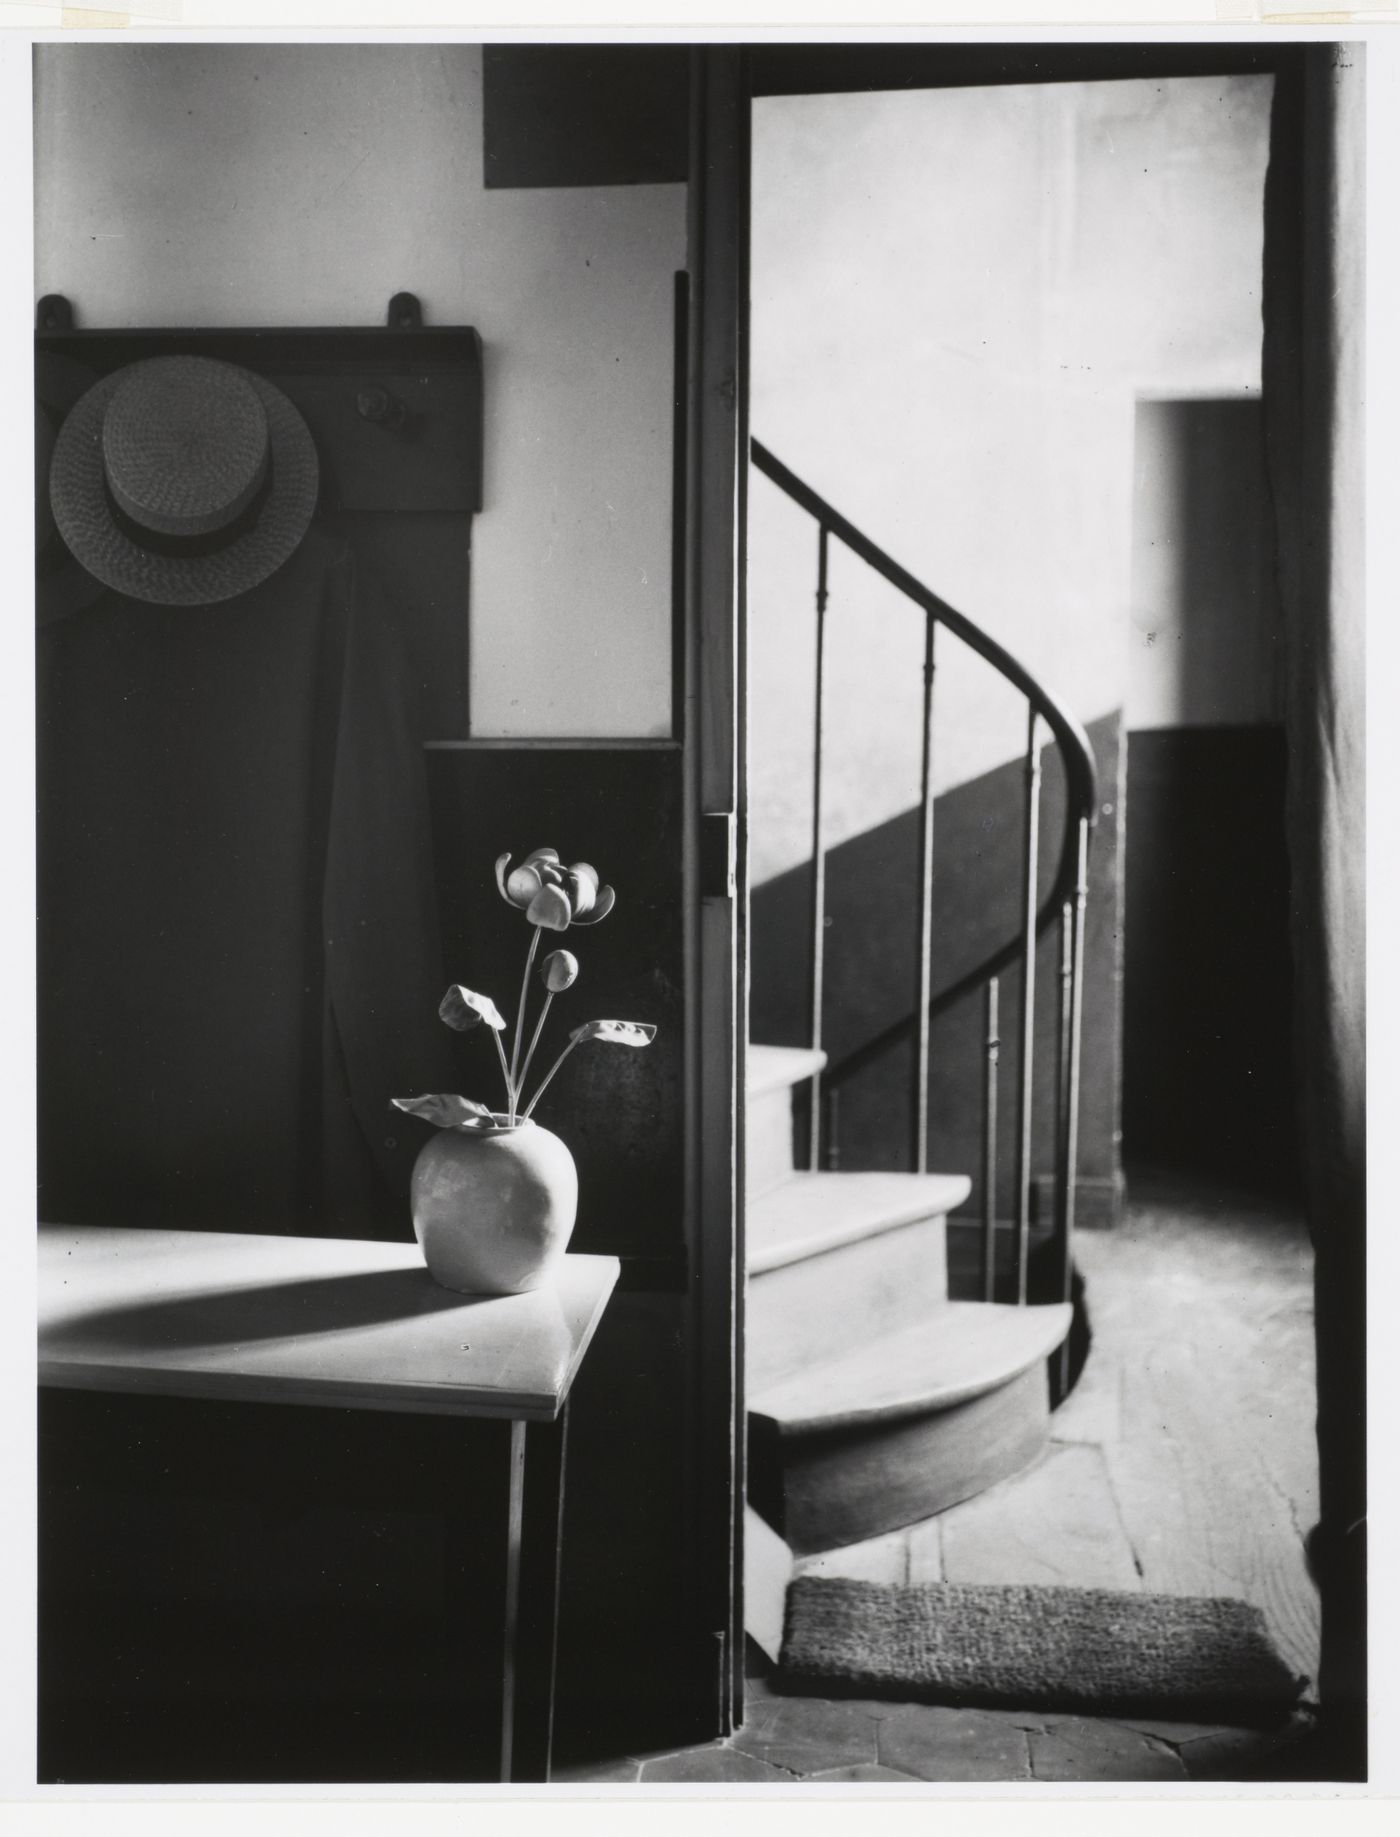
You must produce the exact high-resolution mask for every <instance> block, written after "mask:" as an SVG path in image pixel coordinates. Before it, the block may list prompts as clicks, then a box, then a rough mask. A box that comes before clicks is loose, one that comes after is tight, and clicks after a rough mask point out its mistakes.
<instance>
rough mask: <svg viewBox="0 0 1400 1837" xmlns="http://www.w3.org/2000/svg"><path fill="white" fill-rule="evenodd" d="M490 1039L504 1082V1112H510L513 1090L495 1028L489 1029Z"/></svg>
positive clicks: (504, 1052)
mask: <svg viewBox="0 0 1400 1837" xmlns="http://www.w3.org/2000/svg"><path fill="white" fill-rule="evenodd" d="M491 1038H492V1039H493V1040H494V1041H495V1042H496V1057H497V1058H498V1059H499V1060H500V1062H501V1076H502V1078H504V1079H505V1081H506V1110H507V1112H510V1111H511V1110H513V1108H514V1105H515V1089H514V1086H513V1085H512V1084H511V1081H510V1067H509V1066H508V1065H507V1064H506V1049H505V1047H504V1046H502V1044H501V1036H500V1034H499V1032H498V1031H497V1030H496V1028H494V1027H493V1028H492V1029H491Z"/></svg>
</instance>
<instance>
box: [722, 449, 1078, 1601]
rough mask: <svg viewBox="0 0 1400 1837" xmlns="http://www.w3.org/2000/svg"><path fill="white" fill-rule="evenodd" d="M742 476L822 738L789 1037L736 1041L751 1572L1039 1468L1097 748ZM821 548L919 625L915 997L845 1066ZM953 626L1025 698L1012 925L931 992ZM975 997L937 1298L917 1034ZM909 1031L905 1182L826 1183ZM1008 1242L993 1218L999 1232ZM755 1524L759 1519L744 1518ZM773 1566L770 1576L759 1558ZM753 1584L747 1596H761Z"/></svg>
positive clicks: (791, 478)
mask: <svg viewBox="0 0 1400 1837" xmlns="http://www.w3.org/2000/svg"><path fill="white" fill-rule="evenodd" d="M751 456H752V460H753V464H754V466H755V467H756V468H757V469H758V470H759V471H760V472H762V473H763V474H764V475H765V476H766V477H767V478H769V479H770V480H771V481H772V482H773V483H774V484H776V485H777V486H778V487H779V489H780V490H781V491H783V492H784V493H785V494H786V495H787V496H788V497H789V498H790V499H791V500H792V501H793V502H794V503H795V504H797V505H798V506H799V507H800V508H801V509H802V510H804V511H805V512H806V513H807V514H808V515H809V516H810V517H811V518H812V519H813V521H814V523H815V524H816V527H817V532H818V544H817V556H818V565H817V582H816V640H815V641H816V657H815V663H816V685H817V694H816V725H815V733H814V736H813V741H814V766H815V769H814V774H813V777H814V794H813V812H812V851H811V854H812V872H811V901H810V912H809V915H808V916H809V921H810V939H809V949H810V964H811V970H810V979H811V988H810V1027H809V1029H808V1039H807V1043H806V1044H805V1045H803V1046H800V1047H796V1046H791V1045H789V1046H776V1045H771V1044H765V1043H761V1042H754V1043H751V1044H750V1045H749V1047H748V1053H747V1065H746V1089H747V1095H746V1109H745V1130H746V1142H745V1217H746V1224H745V1244H746V1262H747V1300H746V1312H745V1320H746V1327H745V1349H746V1350H745V1373H746V1375H745V1388H746V1398H747V1409H748V1503H749V1507H750V1523H751V1526H752V1527H753V1528H752V1534H751V1538H750V1542H751V1545H752V1546H753V1548H754V1550H755V1552H756V1554H757V1559H758V1560H761V1561H764V1560H767V1558H768V1557H769V1556H771V1553H772V1552H773V1551H774V1550H778V1551H782V1552H783V1553H784V1554H783V1556H782V1557H780V1558H779V1559H778V1564H777V1567H778V1568H779V1569H781V1568H782V1566H783V1562H784V1561H785V1560H787V1559H790V1557H791V1556H794V1555H805V1554H809V1553H812V1552H816V1551H821V1550H826V1549H830V1548H833V1547H835V1546H840V1545H844V1544H850V1543H854V1542H858V1541H861V1540H863V1539H866V1538H869V1537H873V1536H876V1535H878V1534H880V1533H881V1532H884V1531H888V1530H893V1529H895V1528H896V1527H898V1526H901V1525H906V1524H909V1523H912V1522H914V1521H916V1520H919V1519H923V1518H927V1517H930V1516H932V1515H934V1514H936V1513H938V1512H941V1511H944V1510H946V1509H947V1508H948V1507H950V1506H953V1505H955V1504H958V1503H959V1502H961V1501H963V1500H965V1499H968V1498H971V1497H973V1496H974V1495H976V1494H977V1493H980V1492H982V1491H984V1490H985V1489H986V1488H987V1487H989V1486H992V1485H994V1484H995V1483H996V1482H998V1481H999V1480H1002V1479H1005V1478H1007V1477H1008V1476H1009V1475H1011V1474H1013V1473H1015V1472H1017V1471H1019V1470H1020V1469H1021V1468H1023V1467H1025V1466H1026V1465H1028V1464H1029V1463H1030V1462H1032V1461H1034V1460H1035V1459H1036V1458H1037V1456H1038V1455H1039V1454H1040V1453H1041V1451H1042V1450H1043V1449H1044V1447H1045V1446H1046V1443H1047V1441H1048V1437H1049V1425H1050V1412H1051V1409H1052V1406H1053V1405H1054V1404H1055V1403H1057V1402H1058V1401H1060V1400H1061V1399H1062V1398H1063V1396H1064V1395H1065V1394H1066V1392H1067V1390H1068V1386H1069V1380H1070V1368H1069V1355H1068V1336H1069V1330H1070V1325H1071V1319H1072V1311H1071V1306H1070V1294H1071V1289H1070V1283H1071V1270H1072V1244H1073V1231H1074V1213H1075V1187H1076V1169H1075V1163H1076V1151H1077V1138H1078V1094H1079V1053H1080V1035H1081V1025H1082V1023H1081V1014H1082V983H1083V950H1084V919H1085V899H1086V890H1087V864H1088V848H1089V836H1090V830H1091V826H1092V823H1093V818H1094V812H1095V809H1096V798H1097V792H1096V784H1095V768H1094V759H1093V753H1092V751H1091V749H1090V746H1089V742H1088V739H1087V737H1086V735H1085V734H1084V731H1083V728H1082V727H1081V726H1080V724H1079V722H1078V721H1077V720H1076V719H1075V718H1074V716H1073V715H1072V714H1070V713H1069V712H1068V711H1067V710H1066V709H1065V708H1064V706H1063V705H1062V704H1061V703H1060V702H1059V701H1058V699H1057V698H1056V697H1055V696H1054V695H1053V694H1052V693H1051V692H1050V691H1049V690H1048V689H1047V688H1045V687H1044V686H1043V685H1042V684H1041V683H1039V682H1038V681H1037V680H1036V679H1035V678H1034V677H1033V676H1032V675H1031V674H1030V672H1029V671H1028V670H1026V669H1025V667H1024V666H1023V665H1022V664H1021V663H1020V662H1019V661H1018V660H1017V659H1015V658H1014V657H1012V656H1011V655H1010V654H1009V653H1008V652H1006V651H1005V650H1004V649H1003V648H1002V647H1001V646H1000V645H998V644H997V643H996V641H995V640H993V639H992V638H990V637H989V636H988V635H987V634H986V633H984V632H983V631H982V630H981V629H980V628H979V627H978V626H977V625H975V624H974V623H973V622H972V621H971V620H970V619H968V618H967V617H966V616H965V615H964V614H962V613H960V612H958V611H956V610H955V609H954V608H952V607H951V606H949V605H948V604H947V603H946V602H945V601H943V600H942V599H940V598H939V597H938V596H937V595H936V594H934V593H933V592H932V591H931V590H929V589H928V588H926V587H925V586H924V585H923V584H922V583H921V582H920V581H918V580H917V579H916V578H915V577H914V576H913V575H911V574H910V573H909V572H908V571H907V570H906V569H904V568H902V567H901V566H900V565H899V564H898V563H897V562H895V561H894V560H893V559H892V558H891V557H890V556H889V555H887V554H886V553H885V552H884V551H883V550H882V549H880V548H878V547H877V545H876V544H875V543H873V542H872V541H871V540H870V539H869V538H868V537H867V536H865V535H864V534H863V532H861V531H860V530H858V529H857V528H856V527H855V526H854V525H853V524H852V523H851V522H850V521H849V520H848V519H846V518H845V517H843V516H842V515H841V514H840V513H839V512H838V511H836V510H835V509H834V507H833V506H832V505H830V504H829V503H827V502H826V501H825V500H824V499H822V498H821V497H819V496H818V494H817V493H816V492H815V491H813V490H812V488H811V487H810V486H808V485H807V484H805V483H804V482H803V481H802V480H801V479H800V478H798V477H797V475H796V474H795V473H793V472H791V471H790V470H789V469H788V468H787V467H786V466H785V465H783V464H782V462H781V461H779V460H778V459H777V458H776V457H775V456H774V455H773V454H772V453H771V452H769V451H768V449H767V448H765V447H763V446H762V445H761V444H760V443H759V442H757V441H754V442H753V443H752V448H751ZM833 541H837V542H840V543H841V544H843V546H844V547H845V548H846V549H847V550H848V551H850V552H851V553H852V554H854V555H856V556H857V557H859V558H860V559H861V560H863V561H864V562H865V563H866V564H867V565H868V566H870V567H871V568H873V569H874V570H875V572H876V573H878V574H879V575H881V576H882V577H883V578H884V579H885V580H886V581H888V582H889V583H890V584H891V585H892V586H894V587H895V588H897V589H898V590H899V592H900V593H901V594H902V595H903V596H904V598H905V599H906V601H908V602H910V603H911V604H912V605H913V606H914V607H915V608H916V609H918V610H919V611H920V612H922V615H923V619H924V630H925V667H924V701H923V715H924V735H923V765H922V785H921V805H920V849H919V874H918V886H919V891H918V902H919V911H918V915H917V917H918V929H919V938H920V950H919V955H918V986H917V988H916V989H915V990H913V991H911V1001H910V1005H909V1010H908V1012H907V1014H906V1015H904V1016H903V1017H902V1018H901V1019H900V1020H898V1021H896V1022H895V1023H893V1024H892V1025H890V1026H888V1027H886V1028H884V1030H883V1031H882V1032H881V1033H879V1034H877V1035H876V1036H874V1037H873V1038H871V1039H867V1040H865V1041H864V1042H862V1044H861V1045H860V1047H859V1048H858V1049H856V1050H854V1051H852V1052H850V1053H848V1054H847V1055H846V1056H845V1057H844V1058H842V1059H839V1060H837V1061H835V1062H832V1060H831V1058H830V1056H829V1055H828V1052H827V1051H826V1049H825V1047H824V1045H823V1034H824V1021H825V1018H826V1017H825V1015H824V995H825V981H826V977H825V966H824V952H825V950H826V948H827V944H826V939H827V925H826V914H825V862H826V853H827V850H826V845H825V840H824V836H823V816H822V798H823V739H824V713H825V699H824V698H825V694H826V686H825V680H824V678H825V669H824V665H825V640H826V611H827V598H828V594H827V572H828V569H827V564H828V551H829V545H830V543H831V542H833ZM940 629H947V630H950V631H952V632H953V633H954V634H955V635H956V636H957V637H958V638H959V639H960V640H961V641H962V642H963V643H964V644H965V645H967V646H968V647H969V648H970V649H971V650H973V651H974V652H975V653H977V654H978V655H979V656H980V657H981V658H982V659H983V660H984V661H985V662H986V663H987V665H988V666H989V667H990V668H992V669H993V670H995V671H997V672H998V673H999V674H1000V676H1001V677H1002V678H1003V679H1004V680H1005V681H1006V682H1007V683H1009V684H1011V685H1012V686H1013V687H1014V688H1015V689H1017V690H1018V691H1019V692H1020V693H1021V695H1022V696H1023V697H1024V698H1025V705H1026V711H1027V720H1028V725H1027V748H1026V758H1025V808H1024V831H1023V840H1024V849H1023V878H1022V887H1021V899H1020V907H1019V910H1020V925H1019V929H1018V931H1017V933H1016V935H1014V936H1012V937H1009V938H1008V939H1006V940H1005V941H1004V942H1003V943H1002V944H1001V945H1000V946H999V947H998V948H997V949H996V950H995V951H993V952H992V953H991V954H990V955H988V956H987V957H986V958H985V959H984V960H983V961H982V962H980V963H979V964H977V965H976V967H975V968H973V969H971V970H970V971H967V972H966V973H963V974H961V975H959V976H958V977H957V979H956V981H954V982H951V983H947V984H946V985H945V986H942V987H939V986H937V984H938V975H937V964H936V962H935V951H934V933H933V917H932V885H933V861H932V851H933V828H934V825H933V809H934V789H933V774H932V748H933V731H934V725H933V724H934V684H935V677H936V669H935V660H936V641H937V637H938V633H939V631H940ZM1047 737H1048V739H1049V740H1050V742H1051V743H1053V744H1054V745H1056V746H1057V747H1058V749H1059V752H1060V757H1061V761H1062V765H1063V771H1064V779H1065V786H1066V798H1065V815H1064V830H1063V835H1062V837H1061V841H1060V853H1059V860H1058V865H1057V868H1056V871H1055V873H1054V876H1053V880H1052V883H1051V886H1050V891H1049V894H1048V896H1047V897H1046V898H1045V899H1044V900H1043V902H1041V903H1039V904H1038V903H1037V901H1038V888H1039V886H1040V884H1041V883H1040V874H1039V868H1040V850H1041V841H1040V803H1041V795H1040V792H1041V755H1042V748H1043V745H1044V742H1045V740H1046V738H1047ZM1054 926H1058V927H1059V934H1060V940H1061V950H1060V966H1061V968H1060V980H1059V989H1058V1003H1057V1013H1056V1021H1057V1031H1056V1051H1055V1072H1054V1081H1055V1089H1054V1129H1053V1136H1054V1149H1053V1159H1054V1166H1053V1169H1052V1170H1051V1173H1050V1176H1049V1179H1048V1181H1047V1180H1045V1179H1044V1177H1043V1174H1042V1176H1041V1178H1039V1179H1038V1178H1036V1176H1035V1174H1034V1173H1033V1168H1032V1157H1033V1135H1032V1103H1033V1089H1032V1085H1033V1079H1034V1076H1035V1064H1034V1062H1035V1014H1036V990H1035V975H1036V959H1037V944H1038V941H1039V940H1040V938H1041V936H1042V934H1043V933H1045V932H1047V931H1048V930H1050V929H1051V928H1052V927H1054ZM1013 965H1014V966H1016V968H1017V970H1018V984H1019V1014H1018V1015H1017V1016H1016V1034H1017V1040H1016V1042H1015V1044H1016V1047H1017V1050H1016V1052H1015V1053H1014V1054H1009V1055H1008V1059H1009V1061H1010V1067H1009V1069H1010V1070H1011V1071H1012V1073H1013V1074H1014V1086H1015V1088H1014V1103H1013V1106H1012V1109H1013V1115H1012V1119H1011V1120H1012V1131H1011V1133H1012V1136H1013V1138H1014V1158H1015V1166H1014V1177H1013V1180H1012V1191H1013V1194H1014V1212H1015V1216H1014V1218H1013V1219H1012V1220H1011V1221H1010V1225H1011V1233H1010V1235H1011V1238H1012V1245H1013V1258H1012V1260H1013V1265H1014V1267H1013V1269H1012V1271H1011V1272H1010V1285H1009V1286H1010V1291H1011V1296H1012V1298H1011V1299H1010V1300H997V1299H993V1296H994V1295H995V1294H996V1293H997V1262H998V1250H997V1246H998V1240H999V1221H998V1220H997V1218H996V1210H997V1194H998V1191H999V1189H1003V1190H1004V1185H1005V1183H1004V1182H999V1179H998V1164H999V1153H1000V1136H1001V1134H1003V1133H1005V1131H1004V1127H999V1120H998V1112H999V1105H1000V1093H1001V1083H1002V1076H1003V1074H1002V1068H1001V1048H1002V1041H1001V1039H1000V1026H999V998H1000V987H999V979H1000V977H1001V976H1002V975H1003V973H1004V972H1006V971H1007V970H1008V968H1010V967H1011V966H1013ZM978 992H980V994H981V998H982V1000H983V1002H984V1004H985V1018H986V1027H985V1030H984V1033H985V1040H984V1048H983V1055H982V1063H981V1065H980V1066H977V1067H973V1068H972V1073H971V1075H972V1076H974V1077H976V1078H977V1080H978V1083H979V1085H980V1088H981V1093H982V1119H983V1124H982V1154H981V1166H980V1167H979V1169H978V1174H979V1185H980V1189H981V1209H982V1218H981V1221H980V1232H979V1258H980V1270H979V1273H978V1279H977V1281H976V1284H975V1287H976V1292H977V1293H978V1295H979V1296H980V1299H976V1300H964V1299H951V1298H950V1296H949V1284H948V1269H949V1255H948V1216H949V1214H950V1213H951V1212H953V1211H954V1210H956V1209H957V1208H959V1207H962V1206H964V1205H965V1204H966V1202H967V1201H968V1199H969V1196H970V1194H971V1193H972V1190H973V1181H972V1179H971V1178H970V1177H969V1175H968V1173H966V1172H964V1171H950V1172H937V1171H932V1170H930V1168H929V1167H928V1164H927V1163H928V1141H929V1129H928V1118H929V1107H930V1084H929V1057H930V1030H931V1027H932V1025H933V1022H934V1021H935V1019H936V1018H937V1016H938V1015H939V1014H940V1013H941V1012H943V1011H945V1010H946V1009H947V1008H949V1007H950V1006H951V1005H952V1004H953V1003H954V1002H957V1001H966V1000H968V999H975V998H976V996H977V994H978ZM910 1041H912V1042H913V1044H914V1055H913V1056H914V1068H915V1070H914V1077H915V1084H916V1088H915V1090H914V1092H913V1093H912V1102H913V1110H912V1115H913V1118H914V1126H913V1131H912V1153H911V1156H910V1159H911V1160H912V1163H913V1170H912V1171H905V1170H901V1171H890V1172H842V1171H837V1167H838V1165H839V1161H840V1158H841V1157H840V1151H839V1142H838V1129H839V1124H838V1110H837V1102H836V1100H837V1097H838V1096H839V1092H840V1090H841V1088H842V1086H843V1084H845V1083H846V1082H847V1081H848V1080H850V1079H851V1078H852V1077H854V1076H855V1075H856V1074H857V1073H858V1072H860V1071H862V1070H864V1069H866V1068H867V1067H869V1066H870V1065H871V1064H873V1063H875V1062H876V1061H877V1060H878V1059H879V1058H880V1057H881V1056H882V1055H883V1054H885V1053H887V1052H889V1051H890V1050H891V1049H892V1048H893V1047H895V1046H896V1045H900V1044H906V1047H907V1043H908V1042H910ZM1033 1187H1038V1188H1042V1189H1043V1190H1046V1191H1048V1192H1049V1193H1050V1194H1051V1195H1052V1199H1051V1204H1050V1207H1049V1210H1050V1211H1051V1213H1052V1217H1051V1218H1050V1220H1049V1232H1048V1251H1049V1267H1050V1269H1051V1272H1052V1277H1051V1282H1050V1291H1051V1297H1052V1298H1051V1299H1050V1300H1048V1301H1043V1302H1041V1303H1040V1304H1038V1305H1032V1304H1031V1301H1030V1292H1029V1291H1030V1286H1031V1285H1030V1283H1029V1281H1028V1271H1029V1261H1030V1246H1031V1228H1032V1191H1033ZM1002 1235H1004V1227H1003V1228H1002ZM755 1514H756V1515H757V1517H756V1518H755V1516H754V1515H755ZM769 1568H770V1570H771V1569H772V1564H771V1562H770V1563H769ZM761 1592H762V1591H754V1590H751V1593H752V1594H754V1596H755V1601H756V1608H755V1612H756V1613H761V1612H762V1611H763V1610H762V1609H761V1607H759V1606H758V1605H757V1600H758V1596H759V1595H760V1594H761Z"/></svg>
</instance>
